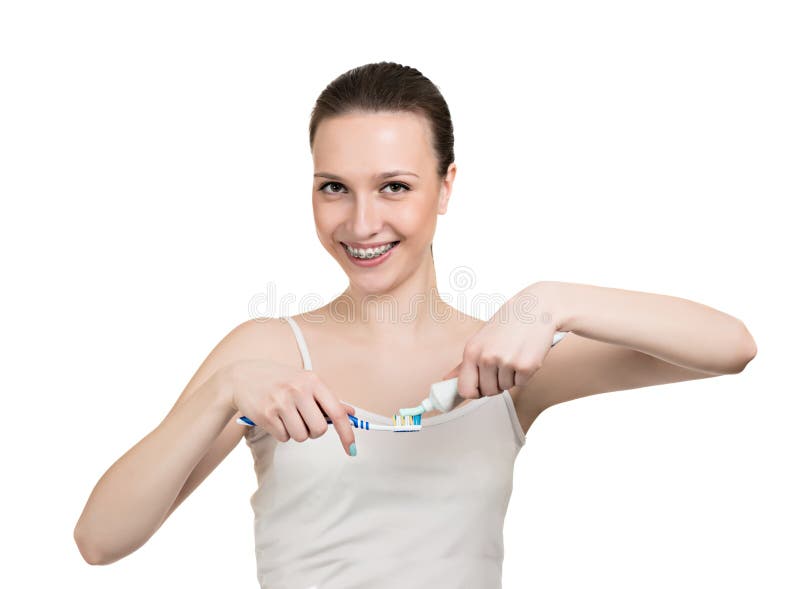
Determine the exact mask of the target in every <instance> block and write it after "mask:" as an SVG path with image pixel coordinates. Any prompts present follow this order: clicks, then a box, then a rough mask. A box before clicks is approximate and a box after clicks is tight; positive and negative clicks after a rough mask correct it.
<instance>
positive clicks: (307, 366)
mask: <svg viewBox="0 0 800 589" xmlns="http://www.w3.org/2000/svg"><path fill="white" fill-rule="evenodd" d="M284 319H286V321H287V322H288V323H289V325H290V326H291V327H292V331H293V332H294V338H295V339H296V340H297V347H298V348H300V354H301V355H302V356H303V369H304V370H311V356H310V355H309V353H308V346H307V345H306V340H305V338H304V337H303V332H302V331H300V326H299V325H297V322H296V321H295V320H294V319H292V318H291V317H289V316H288V315H287V316H286V317H284Z"/></svg>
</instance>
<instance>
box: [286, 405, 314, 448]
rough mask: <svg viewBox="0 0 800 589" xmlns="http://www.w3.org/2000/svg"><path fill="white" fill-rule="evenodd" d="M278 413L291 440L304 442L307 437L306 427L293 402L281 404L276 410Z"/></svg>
mask: <svg viewBox="0 0 800 589" xmlns="http://www.w3.org/2000/svg"><path fill="white" fill-rule="evenodd" d="M278 415H280V416H281V420H282V421H283V425H284V426H285V427H286V431H287V432H289V435H290V436H291V437H292V439H293V440H296V441H298V442H305V441H306V440H307V439H308V434H309V432H308V428H307V427H306V424H305V422H304V421H303V418H302V417H300V413H299V412H298V411H297V407H296V406H295V404H294V403H293V402H292V404H291V405H284V406H282V407H281V408H280V409H279V410H278Z"/></svg>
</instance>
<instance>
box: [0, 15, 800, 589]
mask: <svg viewBox="0 0 800 589" xmlns="http://www.w3.org/2000/svg"><path fill="white" fill-rule="evenodd" d="M791 5H792V3H790V2H769V1H763V0H762V1H759V2H754V1H752V2H731V1H727V2H708V1H698V0H692V1H673V2H660V3H653V2H633V1H631V2H557V3H537V4H530V3H524V4H523V3H521V2H520V3H509V2H498V1H495V2H492V3H490V4H489V5H488V6H487V5H479V6H476V7H471V6H467V5H465V4H463V3H456V2H449V3H444V2H419V3H418V2H402V3H375V2H348V3H346V4H342V3H335V2H328V3H315V4H310V3H298V4H296V5H294V6H293V7H289V6H287V3H278V4H275V3H269V4H268V3H242V2H225V3H222V2H219V3H214V4H212V3H209V2H183V3H178V2H164V1H159V2H143V1H140V2H136V3H109V2H69V3H66V2H50V3H45V2H35V1H30V2H24V3H23V2H8V3H4V4H3V6H2V8H1V9H0V68H1V69H0V84H2V92H0V103H1V104H0V106H1V107H2V108H0V166H1V168H0V191H1V192H2V221H0V223H2V225H1V226H0V229H1V230H0V239H1V240H2V244H0V245H2V262H3V263H2V268H3V270H2V274H3V278H4V284H5V286H4V287H3V289H2V305H0V313H2V364H3V370H2V374H3V381H4V382H3V389H4V395H3V400H4V404H5V407H4V408H3V414H4V417H5V418H4V419H3V428H2V437H3V439H2V445H1V446H0V447H2V453H3V455H2V463H3V479H4V482H3V490H2V498H3V500H2V502H1V503H0V505H1V506H2V507H1V509H2V514H0V515H2V522H3V525H2V530H3V531H2V536H3V541H4V543H5V545H6V548H5V550H4V555H5V556H4V558H3V561H4V564H3V566H2V568H1V569H0V585H2V586H4V587H22V586H36V587H45V586H56V585H58V586H71V587H82V588H85V589H89V588H93V587H98V588H107V587H115V588H120V589H121V588H127V587H131V588H133V587H137V588H138V587H142V586H150V587H168V586H178V587H197V588H200V587H203V588H205V587H209V588H210V587H253V588H255V587H256V586H257V581H256V576H255V557H254V552H253V538H252V512H251V508H250V505H249V503H248V501H249V498H250V495H251V493H252V492H253V491H254V490H255V476H254V472H253V467H252V458H251V456H250V454H249V451H248V449H247V447H246V446H245V444H244V441H242V442H241V444H240V445H239V446H238V447H237V448H236V449H235V450H234V451H233V452H232V453H231V455H230V456H229V457H228V458H227V459H226V460H225V461H224V462H223V463H222V465H221V466H220V467H219V468H218V469H217V470H216V471H214V473H212V475H211V476H210V477H209V478H208V479H207V480H206V481H205V482H204V483H203V484H202V486H201V487H200V488H199V489H198V490H197V491H196V492H195V493H194V494H193V495H192V496H191V497H190V498H189V499H188V500H187V501H186V502H185V503H184V504H183V505H182V506H181V507H180V508H179V509H178V510H177V511H176V512H175V513H174V514H173V515H172V517H171V518H170V519H169V520H168V521H167V522H166V523H165V524H164V526H163V527H162V528H161V529H160V530H159V531H158V532H157V533H156V534H155V535H154V536H153V537H152V538H151V539H150V540H149V541H148V542H147V543H146V544H145V545H144V546H142V547H141V548H140V549H139V550H137V551H136V552H134V553H133V554H131V555H129V556H128V557H126V558H124V559H122V560H120V561H118V562H116V563H113V564H112V565H109V566H94V567H93V566H90V565H88V564H86V563H85V562H84V561H83V559H82V558H81V556H80V554H79V552H78V549H77V547H76V546H75V544H74V541H73V538H72V532H73V527H74V525H75V522H76V521H77V518H78V516H79V515H80V512H81V510H82V509H83V506H84V503H85V501H86V499H87V498H88V495H89V493H90V492H91V490H92V488H93V486H94V484H95V483H96V482H97V480H98V479H99V478H100V476H101V475H102V474H103V473H104V472H105V470H106V469H107V468H108V467H109V466H110V465H111V464H112V463H113V462H114V461H115V460H116V459H117V458H119V457H120V456H121V455H122V454H123V453H124V452H126V451H127V450H128V449H129V448H130V447H131V446H133V445H134V444H135V443H136V442H138V441H139V440H140V439H141V438H142V437H144V436H145V435H146V434H147V433H149V432H150V431H151V430H152V429H153V428H154V427H156V426H157V425H158V423H159V422H160V421H161V419H162V418H163V417H164V415H165V414H166V412H167V411H168V410H169V408H170V407H171V406H172V404H173V402H174V401H175V399H176V398H177V396H178V394H179V393H180V392H181V390H182V389H183V387H184V386H185V385H186V383H187V382H188V380H189V378H190V377H191V376H192V374H193V373H194V371H195V370H196V368H197V367H198V366H199V364H200V363H201V362H202V360H203V359H204V358H205V357H206V355H207V354H208V353H209V351H210V350H211V349H212V348H213V347H214V346H215V345H216V343H217V342H218V341H219V339H220V338H221V337H222V336H224V335H225V334H226V333H227V332H228V331H229V330H230V329H231V328H232V327H234V326H235V325H237V324H238V323H240V322H242V321H244V320H246V319H248V318H249V317H251V316H253V314H254V312H258V313H260V314H267V315H271V316H277V315H286V314H294V313H297V312H301V311H307V310H309V309H311V308H315V307H316V306H319V305H321V304H323V303H324V302H326V301H327V300H329V299H330V298H331V297H333V296H335V295H336V294H338V293H340V292H341V291H342V290H343V289H344V288H345V286H346V282H345V279H346V277H345V275H344V274H343V273H342V271H341V270H340V268H339V267H338V266H337V265H336V263H335V262H334V261H333V260H332V259H331V258H330V256H328V255H327V253H326V252H325V250H324V249H323V248H322V246H321V245H320V243H319V241H318V239H317V237H316V235H315V232H314V224H313V216H312V211H311V172H312V166H311V157H310V152H309V146H308V131H307V128H308V119H309V115H310V112H311V109H312V107H313V104H314V100H315V99H316V97H317V96H318V94H319V93H320V92H321V91H322V89H323V88H324V87H325V86H326V85H327V84H328V83H329V82H330V81H331V80H333V79H334V78H335V77H336V76H338V75H339V74H340V73H343V72H344V71H346V70H347V69H350V68H352V67H355V66H358V65H362V64H365V63H369V62H373V61H381V60H388V61H397V62H400V63H403V64H405V65H411V66H413V67H416V68H418V69H420V70H421V71H422V72H423V73H424V74H425V75H426V76H428V77H429V78H430V79H431V80H432V81H433V82H434V83H435V84H437V85H438V86H439V88H440V89H441V91H442V93H443V95H444V96H445V99H446V100H447V101H448V104H449V107H450V109H451V113H452V116H453V121H454V125H455V134H456V144H455V153H456V162H457V164H458V170H459V171H458V175H457V179H456V183H455V189H454V193H453V197H452V199H451V202H450V210H449V211H448V213H447V214H446V215H444V216H442V217H439V221H438V223H439V224H438V228H437V233H436V238H435V240H434V257H435V260H436V268H437V272H438V280H439V288H440V290H441V291H442V293H443V294H447V293H449V296H452V297H453V300H455V296H456V294H459V293H457V292H456V291H455V290H454V289H453V288H452V285H451V284H450V283H449V281H448V275H449V273H450V272H451V270H452V269H454V268H456V267H458V266H469V267H470V268H471V269H472V270H473V271H474V273H475V276H476V279H477V284H476V286H475V288H474V289H473V290H471V291H468V292H465V293H464V292H462V293H460V294H461V296H462V300H461V301H460V302H459V301H455V302H456V304H458V306H460V307H461V308H462V309H463V310H465V311H467V312H470V313H472V314H474V315H478V316H481V317H482V318H484V319H488V318H489V316H490V315H491V312H490V310H488V309H486V308H482V309H479V310H475V309H474V308H473V305H472V303H471V302H470V301H471V300H472V299H473V298H474V297H476V296H477V295H479V294H481V293H484V294H485V293H499V294H500V295H502V296H503V298H504V300H506V299H507V298H508V297H510V296H512V295H513V294H514V293H516V292H518V291H519V290H520V289H521V288H523V287H524V286H526V285H528V284H530V283H532V282H535V281H538V280H558V281H566V282H580V283H589V284H595V285H599V286H611V287H616V288H625V289H631V290H638V291H647V292H655V293H663V294H669V295H674V296H680V297H683V298H688V299H691V300H695V301H698V302H702V303H704V304H706V305H710V306H712V307H715V308H717V309H720V310H722V311H725V312H726V313H730V314H732V315H734V316H736V317H739V318H740V319H742V320H743V321H744V322H745V324H746V325H747V327H748V328H749V330H750V331H751V333H752V334H753V336H754V337H755V339H756V342H757V344H758V355H757V357H756V358H755V359H754V360H753V361H752V362H751V363H750V365H749V366H748V367H747V368H746V369H745V371H744V372H742V373H741V374H736V375H728V376H722V377H717V378H712V379H706V380H699V381H692V382H684V383H676V384H671V385H664V386H657V387H648V388H644V389H636V390H628V391H619V392H614V393H607V394H602V395H596V396H592V397H589V398H585V399H580V400H576V401H574V402H569V403H565V404H563V405H560V406H556V407H553V408H552V409H550V410H548V411H546V412H545V413H544V414H543V415H542V416H541V417H540V419H539V420H537V422H536V424H535V425H534V427H533V428H532V429H531V430H530V432H529V433H528V438H527V445H526V446H525V447H524V448H523V450H522V451H521V453H520V455H519V457H518V460H517V464H516V474H515V481H514V494H513V496H512V499H511V504H510V506H509V510H508V516H507V520H506V529H505V546H506V558H505V564H504V587H506V588H509V589H515V588H517V589H522V588H529V587H546V588H560V587H614V588H616V589H620V588H623V587H631V588H634V587H635V588H639V587H710V586H717V587H720V586H727V587H734V586H735V587H753V586H767V587H796V586H798V583H800V573H799V572H798V565H797V555H798V552H799V551H800V544H799V541H798V534H797V530H798V526H799V525H800V517H798V507H797V502H796V497H797V496H798V494H800V486H799V485H798V482H797V462H798V461H797V451H796V449H797V448H798V447H800V444H798V442H800V439H799V438H800V436H799V435H798V433H797V432H798V427H797V423H796V421H797V414H798V409H799V408H800V403H798V386H797V379H796V377H795V374H794V373H793V371H792V370H791V367H792V366H793V365H794V364H795V361H796V354H797V346H796V342H794V340H793V339H792V338H793V337H794V336H795V335H796V333H797V327H798V325H797V323H798V322H797V316H796V312H795V310H794V301H795V300H797V295H798V294H800V293H798V288H797V284H796V280H795V276H796V262H797V260H796V254H797V251H798V242H797V241H798V240H797V237H796V234H795V231H796V221H797V216H796V213H793V214H792V213H791V212H790V211H791V209H792V207H793V206H794V205H795V203H796V200H797V198H798V193H799V192H800V191H798V188H799V187H798V162H800V153H799V151H800V147H798V145H799V144H798V136H799V133H800V124H798V123H799V122H800V121H799V117H798V108H797V105H798V104H800V92H799V89H798V76H797V73H798V55H800V53H799V52H800V47H799V46H798V45H800V44H799V43H798V37H797V30H798V26H800V22H798V18H797V16H796V14H793V13H791V12H790V9H791V8H792V6H791ZM268 292H272V295H271V297H272V298H271V301H272V302H271V303H270V304H269V305H267V306H264V305H262V306H261V308H259V309H257V310H256V311H254V310H253V308H252V306H251V305H250V303H251V301H252V300H254V297H256V298H257V297H258V296H259V295H265V294H267V293H268ZM313 296H316V297H317V298H316V299H313V298H309V297H313ZM302 297H306V299H305V300H304V301H301V300H300V299H301V298H302ZM700 328H701V326H698V329H700ZM409 525H413V520H410V521H409ZM387 574H388V573H387ZM411 574H412V575H413V573H411Z"/></svg>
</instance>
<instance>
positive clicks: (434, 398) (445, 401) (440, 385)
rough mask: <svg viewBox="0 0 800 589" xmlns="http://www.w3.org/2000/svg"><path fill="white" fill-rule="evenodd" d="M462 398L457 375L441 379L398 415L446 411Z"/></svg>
mask: <svg viewBox="0 0 800 589" xmlns="http://www.w3.org/2000/svg"><path fill="white" fill-rule="evenodd" d="M568 333H569V332H568V331H557V332H556V334H555V335H554V336H553V343H552V344H550V347H551V348H552V347H553V346H554V345H556V344H557V343H558V342H560V341H561V340H562V339H564V337H565V336H566V335H567V334H568ZM463 400H464V399H463V398H462V397H461V395H459V394H458V377H455V378H451V379H449V380H443V381H440V382H436V383H433V384H432V385H431V391H430V394H429V395H428V396H427V397H426V398H424V399H423V400H422V401H421V402H420V404H419V405H417V406H416V407H407V408H403V409H400V412H399V413H398V415H400V416H403V417H421V416H422V414H423V413H427V412H428V411H432V410H433V409H436V410H437V411H439V412H440V413H446V412H447V411H450V410H451V409H452V408H453V407H455V406H456V405H458V403H459V402H460V401H463Z"/></svg>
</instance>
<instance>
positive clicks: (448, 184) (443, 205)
mask: <svg viewBox="0 0 800 589" xmlns="http://www.w3.org/2000/svg"><path fill="white" fill-rule="evenodd" d="M456 171H457V170H456V163H455V162H453V163H452V164H450V166H449V167H448V168H447V174H445V177H444V179H443V180H442V183H441V187H440V188H439V207H438V211H437V212H438V213H439V214H440V215H444V214H445V213H446V212H447V203H448V202H450V194H451V193H452V191H453V181H454V180H455V179H456Z"/></svg>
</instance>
